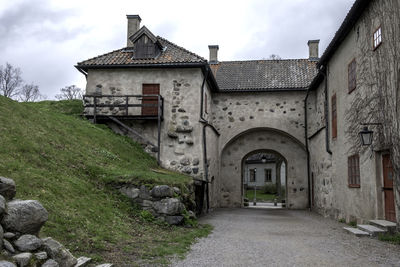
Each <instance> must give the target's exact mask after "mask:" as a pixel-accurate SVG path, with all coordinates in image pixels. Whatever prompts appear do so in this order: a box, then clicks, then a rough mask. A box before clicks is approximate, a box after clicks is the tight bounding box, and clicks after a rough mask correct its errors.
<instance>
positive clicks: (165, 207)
mask: <svg viewBox="0 0 400 267" xmlns="http://www.w3.org/2000/svg"><path fill="white" fill-rule="evenodd" d="M153 208H154V210H155V211H156V212H157V213H158V214H166V215H179V214H181V213H182V211H183V209H184V206H183V204H182V203H181V202H180V200H179V199H177V198H166V199H162V200H160V201H155V202H154V203H153Z"/></svg>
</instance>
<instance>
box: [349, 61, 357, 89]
mask: <svg viewBox="0 0 400 267" xmlns="http://www.w3.org/2000/svg"><path fill="white" fill-rule="evenodd" d="M356 67H357V63H356V59H353V60H352V61H351V62H350V64H349V66H348V82H349V94H350V93H351V92H352V91H353V90H354V89H356V86H357V82H356V77H357V74H356Z"/></svg>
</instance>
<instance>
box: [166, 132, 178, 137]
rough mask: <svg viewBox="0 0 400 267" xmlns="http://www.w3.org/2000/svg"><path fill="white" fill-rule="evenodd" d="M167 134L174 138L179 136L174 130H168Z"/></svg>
mask: <svg viewBox="0 0 400 267" xmlns="http://www.w3.org/2000/svg"><path fill="white" fill-rule="evenodd" d="M167 135H168V137H169V138H173V139H175V138H178V134H177V133H175V132H172V131H168V133H167Z"/></svg>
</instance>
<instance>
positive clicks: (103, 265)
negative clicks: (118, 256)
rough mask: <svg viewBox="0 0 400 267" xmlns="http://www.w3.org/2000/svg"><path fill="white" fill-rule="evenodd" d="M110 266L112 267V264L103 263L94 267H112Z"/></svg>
mask: <svg viewBox="0 0 400 267" xmlns="http://www.w3.org/2000/svg"><path fill="white" fill-rule="evenodd" d="M112 266H113V264H112V263H103V264H100V265H96V267H112Z"/></svg>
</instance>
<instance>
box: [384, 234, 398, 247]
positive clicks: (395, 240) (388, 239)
mask: <svg viewBox="0 0 400 267" xmlns="http://www.w3.org/2000/svg"><path fill="white" fill-rule="evenodd" d="M379 240H381V241H386V242H390V243H393V244H396V245H400V233H396V234H394V235H392V234H388V233H385V234H380V235H379Z"/></svg>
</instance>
